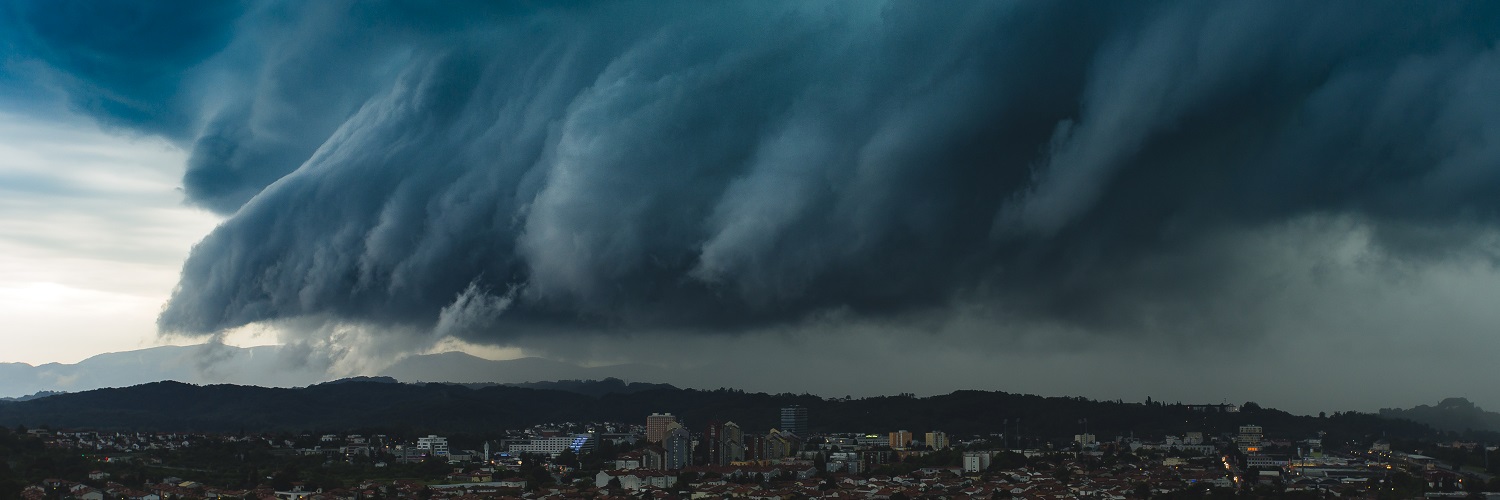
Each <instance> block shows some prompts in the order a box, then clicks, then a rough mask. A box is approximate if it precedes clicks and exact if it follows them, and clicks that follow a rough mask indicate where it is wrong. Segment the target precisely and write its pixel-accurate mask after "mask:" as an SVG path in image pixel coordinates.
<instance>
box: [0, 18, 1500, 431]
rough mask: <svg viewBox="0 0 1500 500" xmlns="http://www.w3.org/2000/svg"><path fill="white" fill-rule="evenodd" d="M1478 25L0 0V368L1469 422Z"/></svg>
mask: <svg viewBox="0 0 1500 500" xmlns="http://www.w3.org/2000/svg"><path fill="white" fill-rule="evenodd" d="M1497 11H1500V6H1496V5H1495V4H1488V3H1477V2H1476V3H1445V4H1435V5H1433V4H1411V3H1399V2H1389V3H1386V2H1326V3H1316V4H1308V3H1305V2H1223V3H1217V2H1215V3H1210V2H1160V3H1151V4H1132V5H1121V4H1097V3H1081V2H1080V3H1071V2H1035V3H1012V2H988V1H986V2H974V3H968V2H954V3H944V4H941V5H940V6H934V5H932V4H924V3H915V2H912V3H907V2H873V1H872V2H843V3H820V2H806V1H791V2H746V3H703V2H683V3H675V2H601V3H591V2H582V3H570V4H566V5H560V6H559V5H550V4H547V3H541V4H537V5H529V4H510V3H502V4H495V3H489V2H473V3H462V2H459V3H444V4H439V5H437V6H432V5H420V4H412V3H408V2H399V1H369V2H295V1H292V2H276V1H265V2H192V1H184V2H157V3H137V2H109V1H105V2H100V1H82V2H69V1H57V2H29V1H21V0H0V44H3V46H0V48H3V49H4V54H6V55H5V59H4V60H3V64H4V66H3V67H0V106H3V107H0V113H4V114H3V115H0V118H3V125H0V148H3V149H0V152H3V153H4V154H3V155H0V181H3V184H0V192H3V194H4V197H3V198H0V216H3V219H0V250H3V253H0V298H3V299H4V300H3V305H0V308H3V309H0V312H3V313H4V314H5V315H6V317H7V318H8V319H9V318H14V319H11V321H8V323H9V325H8V326H7V332H6V334H5V337H4V343H5V345H4V349H3V352H4V354H0V358H3V359H0V360H20V361H27V362H42V361H52V360H57V361H74V360H77V359H80V358H82V357H86V356H88V355H90V354H94V353H98V352H104V351H112V350H119V349H127V348H133V347H138V346H143V345H150V344H154V343H158V342H163V341H168V342H201V341H209V340H220V341H227V342H230V343H246V342H268V341H276V342H282V343H289V344H295V345H298V346H299V347H304V348H307V349H309V350H311V351H312V352H317V353H324V354H325V355H327V356H329V357H330V358H333V359H337V360H339V362H338V363H336V364H343V365H345V366H342V368H341V369H344V370H346V371H358V370H363V369H367V368H368V367H372V366H379V365H380V364H382V363H384V362H388V361H389V360H391V359H395V358H398V357H400V356H403V355H406V354H409V353H414V352H428V351H431V350H434V349H446V348H451V347H454V346H460V347H464V348H467V349H470V350H474V351H482V352H486V353H490V354H493V355H520V354H530V355H541V356H547V357H552V358H558V359H565V360H570V361H577V362H581V363H587V364H600V363H613V362H647V363H653V364H661V365H665V366H674V367H682V368H684V369H690V368H694V367H701V366H714V367H717V368H718V369H717V370H715V371H714V372H715V374H716V375H715V376H717V377H719V378H720V379H721V380H712V381H704V379H699V380H698V383H711V384H715V385H726V386H737V387H743V388H749V389H757V390H770V391H775V392H783V391H790V392H803V391H810V392H818V393H822V394H830V395H843V394H876V393H890V392H919V393H939V392H948V391H950V390H953V389H962V388H981V389H1001V390H1012V391H1023V392H1036V393H1043V394H1059V395H1064V394H1067V395H1083V396H1089V397H1096V398H1105V399H1116V398H1120V399H1126V400H1132V401H1136V400H1143V399H1144V398H1145V397H1147V396H1151V397H1153V398H1155V399H1159V400H1184V401H1188V400H1191V401H1211V402H1217V401H1220V400H1228V401H1232V402H1243V401H1246V400H1252V399H1253V400H1256V401H1258V402H1260V403H1262V404H1269V405H1273V406H1281V407H1286V408H1288V409H1293V410H1297V411H1314V412H1315V411H1319V410H1325V409H1326V410H1330V411H1332V410H1340V409H1366V410H1368V409H1374V408H1378V407H1380V406H1410V405H1413V404H1418V403H1433V402H1436V401H1437V400H1439V399H1441V398H1443V397H1448V396H1467V397H1469V398H1471V399H1473V400H1475V401H1476V402H1478V403H1479V404H1480V405H1482V406H1488V407H1491V408H1500V389H1497V388H1495V387H1494V386H1493V384H1491V383H1490V382H1491V381H1492V380H1493V374H1492V373H1491V372H1492V371H1493V368H1492V365H1494V361H1495V359H1494V358H1495V356H1496V354H1497V353H1500V312H1497V308H1495V307H1494V302H1495V299H1496V298H1497V297H1500V273H1497V270H1496V266H1495V264H1496V262H1497V258H1500V232H1497V229H1500V92H1496V91H1495V89H1497V88H1500V49H1497V48H1496V47H1497V43H1496V42H1497V41H1500V12H1497ZM250 332H267V333H264V334H262V336H260V337H251V336H250ZM694 373H698V371H695V372H694ZM708 378H713V376H710V377H708ZM678 382H679V383H681V382H682V381H678Z"/></svg>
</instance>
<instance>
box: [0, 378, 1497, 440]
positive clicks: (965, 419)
mask: <svg viewBox="0 0 1500 500" xmlns="http://www.w3.org/2000/svg"><path fill="white" fill-rule="evenodd" d="M582 384H585V385H587V384H590V383H582ZM591 384H593V385H604V386H614V387H619V386H620V385H626V386H627V387H628V384H623V383H622V382H618V383H617V382H611V381H603V382H593V383H591ZM565 385H566V384H565ZM792 405H796V406H801V407H803V408H806V409H807V410H808V425H809V429H810V430H811V431H813V432H887V431H889V430H891V429H919V430H942V431H945V432H948V433H949V434H952V435H960V436H963V435H975V434H988V433H993V432H997V431H999V430H1000V429H1001V428H1002V426H1003V425H1004V420H1009V421H1011V422H1022V421H1024V422H1025V424H1024V427H1023V428H1021V429H1020V430H1019V431H1018V436H1017V438H1018V439H1027V440H1030V442H1031V444H1032V445H1041V444H1042V443H1043V442H1044V441H1045V440H1057V439H1061V441H1056V442H1057V443H1064V442H1066V441H1067V440H1068V437H1069V436H1072V435H1074V434H1076V433H1077V432H1078V431H1079V428H1078V424H1077V423H1078V422H1079V421H1081V420H1082V419H1084V418H1087V419H1088V422H1089V426H1090V430H1091V431H1092V432H1094V433H1097V434H1099V435H1100V436H1123V435H1126V434H1127V433H1131V434H1137V435H1147V436H1161V435H1172V434H1181V433H1183V432H1190V431H1201V432H1207V433H1212V434H1222V435H1229V434H1232V433H1233V432H1234V431H1235V430H1236V429H1238V426H1240V425H1245V424H1249V423H1253V424H1256V425H1261V426H1263V427H1265V428H1266V429H1267V430H1268V435H1273V434H1274V435H1276V436H1285V437H1288V438H1300V437H1303V436H1314V435H1318V434H1319V433H1320V432H1323V431H1326V433H1327V437H1326V439H1330V440H1334V441H1336V442H1348V441H1364V442H1370V441H1372V440H1374V439H1378V438H1380V437H1381V436H1389V437H1410V438H1441V439H1458V438H1468V439H1491V438H1497V437H1500V435H1497V434H1493V433H1492V434H1487V435H1464V434H1457V433H1449V434H1442V433H1438V432H1437V431H1435V430H1433V429H1432V428H1431V427H1430V426H1427V425H1424V424H1419V423H1416V422H1412V421H1410V420H1404V419H1390V418H1383V417H1381V416H1377V415H1373V414H1367V413H1358V412H1344V413H1337V414H1334V415H1331V416H1327V417H1311V416H1298V415H1292V414H1289V413H1286V412H1283V411H1279V410H1274V409H1270V408H1261V407H1258V406H1250V405H1247V406H1246V407H1245V409H1244V410H1242V411H1240V412H1223V413H1219V412H1202V411H1196V410H1195V409H1193V408H1192V407H1190V406H1186V405H1180V404H1178V405H1165V404H1160V403H1124V402H1118V401H1113V402H1112V401H1093V400H1087V399H1084V398H1076V397H1041V396H1034V395H1025V394H1010V393H1004V392H993V391H957V392H953V393H950V394H945V395H939V396H930V397H924V398H917V397H913V396H910V395H903V396H882V397H870V398H860V399H844V398H833V399H825V398H821V397H817V396H812V395H806V394H804V395H793V394H779V395H771V394H765V393H747V392H744V391H738V390H731V389H718V390H713V391H704V390H695V389H665V388H663V389H644V390H641V391H639V392H634V393H628V394H626V393H606V394H603V395H601V396H589V395H585V394H579V393H574V392H567V391H562V390H552V389H530V388H523V387H512V386H505V385H494V386H486V387H481V388H470V387H468V386H465V385H462V384H439V383H426V384H406V383H391V382H390V381H388V380H385V381H377V380H347V381H342V382H339V383H328V384H318V385H313V386H309V387H303V388H295V389H285V388H266V387H254V386H240V385H229V384H219V385H202V386H200V385H192V384H185V383H181V382H156V383H150V384H143V385H138V386H133V387H128V388H119V389H97V390H92V391H85V392H79V393H70V394H60V395H55V396H50V397H45V398H40V399H34V400H30V401H19V402H7V403H4V404H0V426H15V425H25V426H27V427H40V426H44V425H45V426H51V427H52V428H63V429H96V430H105V431H112V430H113V431H136V432H279V431H290V432H336V431H340V430H348V431H358V430H366V431H371V432H373V431H380V432H388V433H396V434H399V435H404V436H412V435H420V434H422V433H468V434H490V435H493V434H496V433H499V432H500V431H503V430H505V429H517V428H524V427H527V426H531V425H537V424H543V423H550V422H601V421H609V422H643V421H644V420H645V417H646V416H647V415H650V414H652V413H656V412H669V413H673V414H675V415H677V416H678V417H679V418H680V420H681V421H682V422H684V424H685V425H687V426H688V427H689V428H699V429H701V428H702V427H703V426H705V425H707V424H708V422H710V421H714V420H717V421H733V422H735V423H737V424H739V425H740V426H741V427H742V428H744V429H746V430H747V432H765V431H767V430H769V429H772V428H776V427H779V425H780V421H779V417H780V409H781V408H784V407H787V406H792ZM1273 430H1274V432H1272V431H1273Z"/></svg>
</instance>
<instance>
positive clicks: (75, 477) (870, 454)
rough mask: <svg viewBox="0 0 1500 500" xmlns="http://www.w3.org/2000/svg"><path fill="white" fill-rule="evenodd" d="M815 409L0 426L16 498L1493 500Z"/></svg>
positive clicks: (1484, 494) (1083, 432)
mask: <svg viewBox="0 0 1500 500" xmlns="http://www.w3.org/2000/svg"><path fill="white" fill-rule="evenodd" d="M1237 410H1238V408H1237V407H1235V406H1233V405H1208V406H1205V407H1204V408H1202V409H1201V410H1200V411H1220V412H1231V411H1237ZM815 417H816V416H815V415H810V414H809V411H808V409H807V408H803V407H798V406H791V407H785V408H781V409H780V415H779V424H780V425H779V426H777V427H776V428H772V429H768V430H754V431H752V430H749V429H743V428H741V427H740V426H739V425H738V424H736V423H734V422H729V421H718V420H713V421H706V422H684V421H681V420H680V419H679V418H678V417H677V416H675V415H672V414H670V413H653V414H650V415H645V416H643V419H642V420H641V421H639V422H632V423H574V422H559V423H552V424H545V425H537V426H532V427H530V428H526V429H516V430H509V431H504V432H503V433H500V434H498V435H496V436H489V437H475V436H441V435H435V434H427V435H414V436H396V435H392V434H345V433H337V434H334V433H329V434H306V433H304V434H279V435H278V434H232V435H231V434H203V433H125V432H103V431H86V430H69V429H56V430H53V429H45V428H44V429H25V428H18V429H14V430H10V429H5V430H0V433H3V434H0V438H4V441H3V442H5V443H9V444H8V445H7V446H10V447H12V448H13V449H15V450H22V451H23V452H24V453H22V454H27V453H29V454H30V455H31V456H34V457H35V458H34V459H33V460H32V461H30V462H28V463H24V464H21V463H18V461H17V460H15V459H12V460H11V462H12V464H11V465H12V468H16V467H17V466H18V465H19V466H20V468H21V469H23V470H30V471H32V472H33V473H48V474H49V475H48V476H47V477H45V478H42V479H40V480H36V481H33V482H29V483H27V484H24V485H17V486H19V497H20V498H23V499H26V500H43V499H82V500H110V499H119V500H176V499H258V500H271V499H284V500H324V499H328V500H334V499H337V500H356V499H358V500H364V499H430V498H453V499H477V498H597V499H608V498H745V499H768V500H769V499H793V498H876V499H900V498H1024V499H1060V498H1098V499H1127V498H1227V497H1233V496H1251V497H1259V498H1491V499H1494V498H1500V479H1496V478H1495V477H1494V476H1493V475H1491V472H1492V471H1493V470H1494V469H1492V468H1491V466H1490V464H1489V462H1488V461H1489V455H1490V453H1491V452H1493V451H1494V450H1495V447H1494V446H1493V445H1482V444H1477V443H1471V442H1446V443H1421V442H1395V443H1393V442H1391V441H1387V440H1383V439H1376V440H1374V441H1371V442H1369V443H1325V442H1324V441H1323V436H1322V435H1321V433H1319V434H1320V435H1310V436H1288V435H1281V434H1279V433H1278V432H1277V430H1276V429H1263V428H1261V427H1260V426H1257V425H1241V426H1239V428H1238V432H1225V433H1217V434H1215V433H1207V432H1187V433H1184V434H1181V435H1163V436H1135V435H1120V436H1098V435H1095V434H1093V433H1090V432H1088V430H1087V429H1088V422H1087V420H1086V419H1082V420H1080V421H1079V422H1078V427H1079V429H1080V432H1079V433H1078V434H1075V435H1073V436H1071V437H1070V438H1069V437H1067V436H1057V437H1045V438H1044V437H1041V436H1029V435H1027V434H1026V433H1025V430H1024V427H1022V423H1021V422H1019V421H1011V420H1009V419H1002V420H1001V421H999V422H996V423H997V424H998V425H997V428H996V432H994V433H990V434H985V435H963V436H959V435H949V434H946V433H945V432H943V431H942V430H937V429H922V430H919V431H912V430H904V429H894V430H879V431H878V432H837V433H828V432H812V431H811V430H810V428H809V425H808V422H809V420H810V419H812V418H815ZM690 424H691V425H690ZM867 431H873V430H867ZM3 449H4V448H0V450H3ZM27 450H29V451H27ZM1440 457H1448V460H1444V459H1443V458H1440ZM0 469H3V468H0ZM0 472H3V471H0ZM4 479H5V478H3V477H0V483H3V481H4Z"/></svg>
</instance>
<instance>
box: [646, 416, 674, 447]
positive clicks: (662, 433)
mask: <svg viewBox="0 0 1500 500" xmlns="http://www.w3.org/2000/svg"><path fill="white" fill-rule="evenodd" d="M675 423H677V417H674V416H672V414H671V413H652V414H651V416H649V417H646V441H647V442H651V443H660V442H661V440H662V439H663V438H666V437H667V426H670V425H672V424H675Z"/></svg>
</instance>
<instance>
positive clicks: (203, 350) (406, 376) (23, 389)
mask: <svg viewBox="0 0 1500 500" xmlns="http://www.w3.org/2000/svg"><path fill="white" fill-rule="evenodd" d="M669 375H670V374H669V372H668V371H667V370H664V369H662V368H659V367H655V366H650V365H643V364H621V365H611V366H601V367H585V366H579V365H576V364H571V363H565V362H561V361H554V360H549V359H544V358H520V359H510V360H491V359H484V358H480V357H477V356H473V355H470V354H467V353H462V352H445V353H438V354H423V355H414V356H408V357H406V358H403V359H400V360H398V361H396V362H395V363H393V364H391V365H390V366H388V367H386V368H384V369H382V370H378V371H377V372H376V373H373V374H369V376H375V377H387V378H389V379H391V380H390V381H392V382H395V381H400V382H452V383H466V384H523V385H524V384H527V383H544V384H558V383H561V382H551V381H595V380H598V381H603V380H607V379H611V378H614V379H621V380H622V382H621V383H622V384H624V386H623V387H616V388H612V389H609V391H626V390H636V389H639V388H636V389H632V388H631V387H630V386H631V385H632V384H626V383H624V382H623V380H630V381H634V382H635V383H641V382H660V381H665V380H667V379H668V378H669ZM334 378H335V377H334V376H333V375H331V374H329V373H328V372H326V371H324V370H321V369H318V368H316V367H312V366H309V365H308V363H307V362H306V360H304V359H295V355H294V354H293V353H289V352H286V351H284V350H282V349H281V347H280V346H258V347H234V346H210V345H206V344H204V345H196V346H161V347H151V348H147V349H139V350H134V351H125V352H116V353H105V354H100V355H97V356H93V357H90V358H88V359H85V360H83V361H80V362H78V363H74V364H62V363H47V364H43V365H38V366H32V365H29V364H25V363H0V401H6V400H7V398H9V399H10V400H15V399H21V398H28V397H34V396H33V395H36V394H39V393H47V392H52V391H56V392H81V391H88V390H93V389H102V388H110V387H129V386H134V385H140V384H146V383H151V382H159V381H164V380H176V381H181V382H185V383H190V384H241V385H252V384H253V385H257V386H263V387H302V386H308V385H313V384H320V383H325V382H329V381H332V380H333V379H334ZM547 387H548V388H563V387H558V386H547ZM599 387H601V386H587V390H591V391H592V390H602V389H599ZM667 387H670V386H667ZM564 389H565V388H564ZM580 390H583V389H580Z"/></svg>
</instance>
